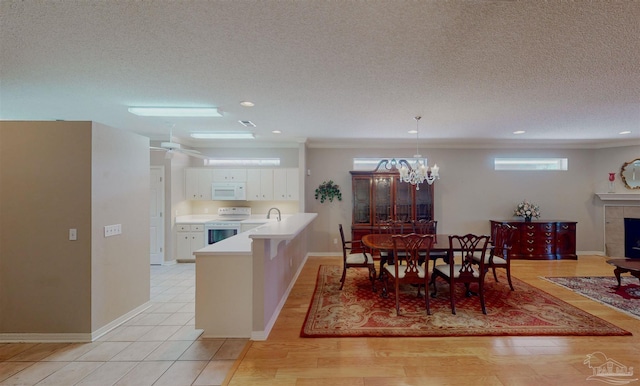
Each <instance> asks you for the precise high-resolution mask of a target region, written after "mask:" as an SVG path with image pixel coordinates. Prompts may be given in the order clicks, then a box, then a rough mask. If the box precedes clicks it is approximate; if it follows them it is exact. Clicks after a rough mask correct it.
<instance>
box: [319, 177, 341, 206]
mask: <svg viewBox="0 0 640 386" xmlns="http://www.w3.org/2000/svg"><path fill="white" fill-rule="evenodd" d="M318 198H319V199H320V202H321V203H322V202H325V200H329V201H331V202H333V199H334V198H337V199H338V201H342V193H340V186H338V185H336V184H334V183H333V181H331V180H329V181H324V182H323V183H321V184H320V186H318V188H317V189H316V200H317V199H318Z"/></svg>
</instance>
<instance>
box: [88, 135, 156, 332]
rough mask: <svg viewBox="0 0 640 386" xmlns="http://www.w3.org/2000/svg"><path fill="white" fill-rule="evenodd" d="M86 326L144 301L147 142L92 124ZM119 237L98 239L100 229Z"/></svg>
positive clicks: (102, 322) (146, 287) (95, 325)
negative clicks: (118, 229)
mask: <svg viewBox="0 0 640 386" xmlns="http://www.w3.org/2000/svg"><path fill="white" fill-rule="evenodd" d="M92 137H93V138H92V139H93V140H92V153H91V168H92V172H91V223H92V243H91V324H92V331H96V330H98V329H99V328H101V327H104V326H105V325H107V324H109V323H110V322H112V321H114V320H116V319H117V318H119V317H121V316H123V315H125V314H126V313H128V312H130V311H132V310H134V309H136V308H137V307H139V306H142V305H144V304H145V303H146V302H148V301H149V299H150V287H149V282H150V270H149V264H150V260H149V166H150V165H149V155H148V149H149V139H148V138H146V137H143V136H140V135H137V134H133V133H131V132H127V131H124V130H119V129H114V128H111V127H107V126H104V125H100V124H97V123H93V129H92ZM113 224H121V225H122V234H120V235H117V236H111V237H104V227H105V226H106V225H113Z"/></svg>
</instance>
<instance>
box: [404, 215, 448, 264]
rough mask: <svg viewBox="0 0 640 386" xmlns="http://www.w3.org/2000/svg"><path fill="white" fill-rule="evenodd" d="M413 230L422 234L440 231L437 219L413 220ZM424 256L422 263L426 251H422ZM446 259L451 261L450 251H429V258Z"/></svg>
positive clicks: (421, 253)
mask: <svg viewBox="0 0 640 386" xmlns="http://www.w3.org/2000/svg"><path fill="white" fill-rule="evenodd" d="M412 225H413V232H414V233H417V234H420V235H435V234H437V233H438V221H437V220H424V219H422V220H418V221H414V222H413V224H412ZM420 255H421V256H422V260H421V264H422V262H424V260H426V256H427V255H426V253H424V252H420ZM439 258H441V259H444V260H445V262H448V261H449V252H448V251H431V252H430V253H429V259H431V260H434V261H435V260H436V259H439Z"/></svg>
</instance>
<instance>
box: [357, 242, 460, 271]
mask: <svg viewBox="0 0 640 386" xmlns="http://www.w3.org/2000/svg"><path fill="white" fill-rule="evenodd" d="M392 236H393V235H392V234H388V233H370V234H367V235H364V236H362V239H361V240H362V244H364V245H365V246H366V247H367V248H370V249H372V250H375V251H378V252H382V251H385V252H391V251H393V238H392ZM433 236H434V237H433V243H432V244H431V253H432V254H434V252H439V256H438V257H441V256H442V253H443V252H444V253H447V255H446V256H448V253H449V235H448V234H440V233H438V234H435V235H433ZM384 260H385V259H382V258H381V259H380V271H379V272H382V268H383V266H384V264H385V263H386V261H384Z"/></svg>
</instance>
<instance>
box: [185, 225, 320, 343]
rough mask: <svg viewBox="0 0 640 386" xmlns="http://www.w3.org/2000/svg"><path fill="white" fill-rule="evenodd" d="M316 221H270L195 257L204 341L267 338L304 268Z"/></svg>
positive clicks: (199, 325)
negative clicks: (223, 338)
mask: <svg viewBox="0 0 640 386" xmlns="http://www.w3.org/2000/svg"><path fill="white" fill-rule="evenodd" d="M316 216H317V214H316V213H298V214H294V215H289V216H287V217H285V218H283V219H282V221H277V220H274V219H272V220H270V221H269V222H267V223H266V224H264V225H261V226H259V227H257V228H253V229H250V230H248V231H246V232H242V233H239V234H238V235H236V236H233V237H230V238H228V239H224V240H222V241H220V242H218V243H215V244H211V245H208V246H206V247H204V248H202V249H199V250H197V251H196V252H195V253H194V254H195V256H196V305H195V306H196V310H195V319H196V320H195V327H196V328H198V329H203V330H204V333H203V335H202V336H203V337H205V338H218V337H225V338H232V337H238V338H239V337H242V338H251V339H253V340H264V339H266V338H267V336H268V335H269V331H270V330H271V328H272V327H273V324H274V323H275V320H276V319H277V317H278V314H279V312H280V309H281V308H282V306H283V305H284V302H285V300H286V298H287V296H288V294H289V291H290V290H291V287H292V286H293V284H294V282H295V279H296V277H297V275H298V272H299V271H300V269H301V268H302V266H303V265H304V262H305V260H306V257H307V253H308V251H307V246H308V243H307V238H308V237H309V229H308V225H309V224H310V223H311V222H312V221H313V220H314V219H315V218H316Z"/></svg>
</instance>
